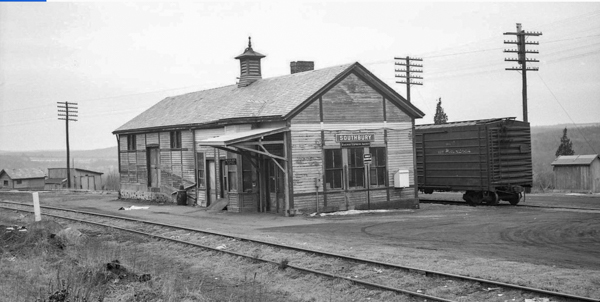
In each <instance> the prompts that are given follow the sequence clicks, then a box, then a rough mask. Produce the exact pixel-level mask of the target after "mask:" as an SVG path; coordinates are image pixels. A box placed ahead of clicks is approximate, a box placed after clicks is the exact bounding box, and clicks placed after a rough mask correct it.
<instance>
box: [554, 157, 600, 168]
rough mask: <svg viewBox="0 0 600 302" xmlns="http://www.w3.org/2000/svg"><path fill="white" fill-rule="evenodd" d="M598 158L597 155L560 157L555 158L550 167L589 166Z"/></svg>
mask: <svg viewBox="0 0 600 302" xmlns="http://www.w3.org/2000/svg"><path fill="white" fill-rule="evenodd" d="M596 158H600V156H598V154H589V155H561V156H559V157H557V158H556V159H555V160H554V161H553V162H552V163H551V164H550V165H552V166H580V165H584V166H589V165H591V164H592V162H593V161H594V160H595V159H596Z"/></svg>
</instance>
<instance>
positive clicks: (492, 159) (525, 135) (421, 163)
mask: <svg viewBox="0 0 600 302" xmlns="http://www.w3.org/2000/svg"><path fill="white" fill-rule="evenodd" d="M415 147H416V157H417V176H418V186H419V190H420V191H421V192H423V193H426V194H431V193H433V192H434V191H459V192H465V193H464V194H463V199H464V200H465V201H466V202H467V203H469V204H481V203H486V204H492V205H496V204H498V202H499V201H500V200H506V201H508V202H510V203H511V204H513V205H516V204H517V203H519V201H520V200H521V199H522V198H523V194H524V192H530V190H531V186H532V183H533V172H532V161H531V131H530V127H529V123H526V122H522V121H517V120H515V118H497V119H486V120H475V121H462V122H453V123H447V124H442V125H434V124H430V125H419V126H416V128H415Z"/></svg>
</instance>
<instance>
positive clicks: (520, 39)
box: [504, 23, 542, 122]
mask: <svg viewBox="0 0 600 302" xmlns="http://www.w3.org/2000/svg"><path fill="white" fill-rule="evenodd" d="M504 35H505V36H506V35H514V36H517V40H516V41H504V44H516V45H517V49H516V50H515V49H505V50H504V52H514V53H517V56H518V57H517V59H515V58H505V59H504V61H507V62H518V63H519V64H520V65H521V67H510V68H505V69H506V70H517V71H521V76H522V77H523V121H524V122H527V71H538V70H539V68H538V67H527V62H539V61H538V60H536V59H528V58H527V57H526V54H528V53H532V54H539V52H538V51H537V50H527V49H526V48H525V46H526V45H540V43H539V42H537V41H525V40H526V37H527V36H541V35H542V33H541V32H526V31H524V30H522V29H521V23H517V32H514V33H512V32H506V33H504Z"/></svg>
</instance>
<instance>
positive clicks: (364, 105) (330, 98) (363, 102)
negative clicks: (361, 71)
mask: <svg viewBox="0 0 600 302" xmlns="http://www.w3.org/2000/svg"><path fill="white" fill-rule="evenodd" d="M322 100H323V122H325V123H348V122H353V123H370V122H373V121H383V120H384V119H383V97H382V96H381V94H379V93H378V92H377V91H375V90H374V89H373V88H371V87H370V86H369V85H368V84H367V83H365V82H364V81H362V80H361V79H359V78H358V77H357V76H356V75H354V74H349V75H348V76H347V77H346V78H345V79H343V80H342V81H341V82H340V83H338V84H337V85H335V86H334V87H333V88H331V89H330V90H329V91H327V92H326V93H325V94H324V95H323V97H322Z"/></svg>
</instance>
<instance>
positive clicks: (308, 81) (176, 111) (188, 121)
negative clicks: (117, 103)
mask: <svg viewBox="0 0 600 302" xmlns="http://www.w3.org/2000/svg"><path fill="white" fill-rule="evenodd" d="M351 72H358V73H360V74H362V75H365V77H366V78H367V80H368V82H369V83H370V84H373V85H375V86H378V87H383V88H382V90H383V91H384V92H385V93H386V94H388V95H387V97H389V98H390V99H391V100H393V101H394V102H395V103H396V104H398V106H401V107H402V108H403V109H404V110H405V111H407V113H408V114H409V115H411V116H413V117H422V116H424V113H423V112H421V111H420V110H419V109H418V108H417V107H415V106H414V105H412V104H410V103H408V102H407V101H406V100H405V99H404V98H403V97H401V96H400V95H399V94H397V93H396V92H395V91H393V89H391V88H390V87H389V86H387V85H386V84H385V83H383V82H382V81H381V80H379V79H377V78H376V77H375V76H373V75H372V74H371V73H370V72H369V71H368V70H367V69H366V68H364V67H363V66H362V65H360V64H359V63H358V62H357V63H354V64H347V65H340V66H334V67H329V68H324V69H319V70H312V71H306V72H299V73H294V74H290V75H285V76H280V77H274V78H266V79H260V80H257V81H256V82H254V83H252V84H251V85H249V86H247V87H238V86H237V85H229V86H225V87H220V88H214V89H208V90H203V91H198V92H192V93H188V94H183V95H179V96H174V97H169V98H166V99H164V100H162V101H160V102H159V103H157V104H156V105H154V106H152V107H151V108H149V109H148V110H146V111H145V112H143V113H141V114H140V115H138V116H137V117H135V118H133V119H132V120H130V121H129V122H127V123H125V124H124V125H123V126H121V127H119V128H118V129H117V130H115V131H114V132H113V133H123V132H133V131H137V130H150V129H157V128H164V127H175V126H185V127H198V126H201V125H208V124H215V123H219V122H224V121H229V120H235V119H244V118H249V119H253V118H254V119H269V120H273V121H275V120H284V119H286V118H289V117H290V116H291V114H292V113H294V112H295V111H297V110H295V109H297V108H299V107H301V105H305V104H306V103H307V102H308V101H310V100H312V99H313V98H314V97H316V95H317V94H318V93H322V92H323V91H324V89H325V88H327V87H329V86H331V85H333V84H335V83H337V80H339V79H342V78H343V77H345V76H346V75H348V74H349V73H351Z"/></svg>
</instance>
